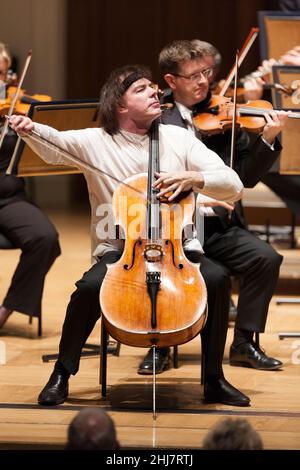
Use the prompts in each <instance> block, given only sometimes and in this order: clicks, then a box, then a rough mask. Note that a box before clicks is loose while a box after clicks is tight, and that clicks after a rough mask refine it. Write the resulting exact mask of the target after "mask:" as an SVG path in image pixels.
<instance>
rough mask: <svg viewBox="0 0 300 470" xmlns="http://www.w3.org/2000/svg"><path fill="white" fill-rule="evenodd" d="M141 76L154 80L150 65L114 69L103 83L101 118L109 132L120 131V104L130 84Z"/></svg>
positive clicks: (100, 106)
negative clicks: (118, 113)
mask: <svg viewBox="0 0 300 470" xmlns="http://www.w3.org/2000/svg"><path fill="white" fill-rule="evenodd" d="M140 78H147V79H148V80H150V81H151V80H152V75H151V71H150V69H149V68H148V67H146V66H144V65H125V66H124V67H120V68H118V69H115V70H113V72H111V74H110V75H109V77H108V79H107V81H106V82H105V84H104V85H103V87H102V89H101V92H100V102H99V119H100V124H101V126H103V127H104V129H105V130H106V132H108V133H109V134H111V135H113V134H116V133H117V132H118V131H119V122H118V117H117V109H118V106H120V105H121V104H122V97H123V95H124V93H125V92H126V90H127V89H128V88H129V86H130V85H131V84H132V83H134V81H136V80H139V79H140ZM127 79H129V81H128V80H127ZM126 80H127V82H126ZM128 85H129V86H128Z"/></svg>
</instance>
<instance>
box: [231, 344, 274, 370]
mask: <svg viewBox="0 0 300 470" xmlns="http://www.w3.org/2000/svg"><path fill="white" fill-rule="evenodd" d="M229 364H230V365H231V366H242V367H253V369H260V370H277V369H280V368H281V367H282V365H283V364H282V362H281V361H278V360H277V359H274V358H273V357H269V356H267V355H266V354H265V353H264V352H263V351H262V350H261V349H260V348H259V347H257V346H256V345H255V344H253V343H243V344H240V345H239V346H237V347H235V346H234V345H233V344H232V345H231V347H230V352H229Z"/></svg>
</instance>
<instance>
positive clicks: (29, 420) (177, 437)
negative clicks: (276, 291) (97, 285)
mask: <svg viewBox="0 0 300 470" xmlns="http://www.w3.org/2000/svg"><path fill="white" fill-rule="evenodd" d="M52 220H53V221H54V223H55V224H56V226H57V229H58V231H59V233H60V238H61V245H62V253H63V254H62V256H61V257H60V258H59V259H58V260H57V261H56V263H55V265H54V266H53V268H52V270H51V271H50V273H49V274H48V277H47V280H46V286H45V294H44V301H43V337H42V338H40V339H39V338H38V337H37V335H36V329H37V325H36V320H34V322H33V325H29V324H28V322H27V317H25V316H23V315H21V314H18V313H15V314H14V315H13V316H12V317H11V318H10V319H9V321H8V322H7V324H6V325H5V327H4V328H3V329H2V330H1V332H0V341H1V343H0V347H1V346H2V348H3V347H5V348H6V361H5V363H4V364H2V365H0V384H1V389H0V449H21V448H23V449H61V448H63V446H64V443H65V440H66V432H67V427H68V424H69V422H70V420H71V419H72V418H73V417H74V415H75V414H76V413H77V412H78V410H80V409H81V408H82V407H85V406H101V407H104V408H105V409H106V410H107V411H108V412H109V414H110V415H111V416H112V417H113V419H114V421H115V423H116V427H117V434H118V438H119V441H120V443H121V446H122V447H123V448H124V449H126V448H131V449H132V448H135V449H151V448H174V449H177V448H180V449H182V448H185V449H191V448H192V449H197V448H200V447H201V445H202V439H203V436H204V435H205V434H206V432H207V430H208V429H209V428H210V427H211V426H212V425H213V424H214V423H215V422H216V421H218V420H219V419H220V418H222V417H225V416H235V417H246V418H247V419H249V420H250V422H251V423H252V424H253V426H254V428H255V429H256V430H257V431H259V432H260V434H261V436H262V438H263V441H264V446H265V448H266V449H297V450H300V338H299V339H285V340H284V341H280V340H279V339H278V332H280V331H299V332H300V306H297V305H284V304H283V305H276V302H275V299H276V298H274V300H273V301H272V305H271V308H270V313H269V320H268V324H267V331H266V333H265V334H264V335H261V344H262V347H263V348H265V349H266V350H267V352H268V354H270V355H272V356H275V357H277V358H279V359H280V360H282V361H283V363H284V368H283V370H281V371H276V372H265V371H257V370H253V369H247V368H239V367H231V366H229V364H228V348H229V346H230V343H231V338H232V331H233V330H232V327H230V328H229V331H228V339H227V346H226V353H225V358H224V371H225V376H226V378H227V379H228V380H229V381H230V382H231V383H232V384H234V385H235V386H236V387H238V388H239V389H240V390H242V391H243V392H244V393H246V394H247V395H249V396H250V398H251V407H249V408H237V407H230V406H224V405H206V404H203V403H202V390H201V387H200V379H199V377H200V345H199V339H195V340H193V341H192V342H190V343H188V344H185V345H183V346H180V347H179V361H180V367H179V368H178V369H173V368H172V369H170V370H168V371H166V372H165V373H164V374H161V375H159V376H157V413H158V414H157V420H156V421H155V422H154V421H153V419H152V411H151V409H152V380H151V378H147V377H143V376H139V375H138V374H137V373H136V369H137V366H138V364H139V362H140V360H141V358H142V357H143V355H144V352H145V350H143V349H139V348H130V347H126V346H123V345H122V347H121V351H120V356H119V357H115V356H109V359H108V397H107V399H106V400H103V399H101V396H100V388H99V384H98V382H99V357H93V358H83V359H82V361H81V367H80V371H79V373H78V374H77V375H76V376H75V377H72V379H71V381H70V396H69V399H68V400H67V402H66V403H65V404H63V405H61V406H59V407H55V408H51V409H45V408H42V407H40V406H38V405H37V401H36V400H37V395H38V393H39V392H40V390H41V388H42V387H43V386H44V384H45V382H46V381H47V379H48V377H49V375H50V372H51V370H52V367H53V363H51V362H50V363H43V362H42V360H41V356H42V355H43V354H51V353H56V352H57V346H58V341H59V338H60V330H61V325H62V322H63V319H64V315H65V308H66V305H67V302H68V299H69V295H70V294H71V293H72V291H73V286H74V282H75V281H76V280H77V279H78V278H80V276H81V274H82V273H83V271H84V270H85V269H86V267H87V266H88V265H89V220H88V215H82V216H78V215H77V216H74V215H71V214H68V215H66V214H53V216H52ZM280 251H281V252H282V253H284V252H285V250H282V249H280ZM285 254H286V255H287V259H289V260H290V261H291V259H292V260H294V264H295V263H296V261H297V258H298V261H300V254H299V249H296V250H287V251H286V253H285ZM18 256H19V252H18V251H17V250H14V251H12V250H10V251H3V250H2V251H1V271H0V298H3V296H4V294H5V291H6V289H7V286H8V283H9V280H10V278H11V275H12V273H13V270H14V268H15V266H16V262H17V259H18ZM299 293H300V289H299ZM299 299H300V297H299ZM89 342H91V343H96V344H99V325H97V326H96V328H95V330H94V332H93V333H92V335H91V337H90V339H89ZM2 358H3V355H2Z"/></svg>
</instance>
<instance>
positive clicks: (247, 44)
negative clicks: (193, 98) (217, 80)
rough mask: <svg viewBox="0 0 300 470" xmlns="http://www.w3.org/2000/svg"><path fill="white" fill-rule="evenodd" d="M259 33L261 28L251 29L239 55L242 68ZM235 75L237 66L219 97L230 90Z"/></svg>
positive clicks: (232, 69)
mask: <svg viewBox="0 0 300 470" xmlns="http://www.w3.org/2000/svg"><path fill="white" fill-rule="evenodd" d="M258 33H259V28H251V30H250V33H249V34H248V36H247V39H246V41H245V42H244V44H243V47H242V49H241V51H240V53H239V57H238V66H239V67H240V66H241V65H242V63H243V61H244V59H245V57H246V55H247V54H248V52H249V50H250V48H251V46H252V44H253V43H254V41H255V39H256V38H257V35H258ZM234 73H235V64H234V65H233V66H232V68H231V70H230V72H229V74H228V76H227V78H226V80H225V83H224V85H223V87H222V90H221V91H220V93H219V96H224V95H225V93H226V91H227V90H228V87H229V85H230V83H231V81H232V79H233V77H234Z"/></svg>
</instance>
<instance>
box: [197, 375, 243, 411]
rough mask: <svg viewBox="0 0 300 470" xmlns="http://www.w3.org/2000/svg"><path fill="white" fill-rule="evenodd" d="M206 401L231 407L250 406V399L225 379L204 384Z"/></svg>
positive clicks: (221, 378)
mask: <svg viewBox="0 0 300 470" xmlns="http://www.w3.org/2000/svg"><path fill="white" fill-rule="evenodd" d="M204 401H205V403H222V404H223V405H231V406H249V405H250V398H249V397H247V396H246V395H244V394H243V393H242V392H240V391H239V390H238V389H237V388H235V387H233V386H232V385H231V384H230V383H229V382H227V380H226V379H225V378H224V377H220V378H218V379H216V380H214V381H213V382H206V383H205V384H204Z"/></svg>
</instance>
